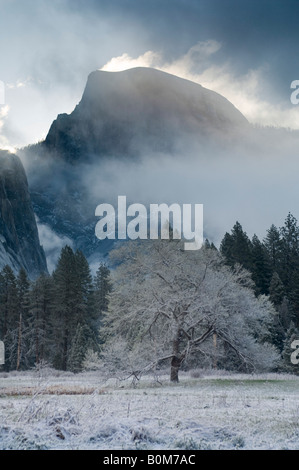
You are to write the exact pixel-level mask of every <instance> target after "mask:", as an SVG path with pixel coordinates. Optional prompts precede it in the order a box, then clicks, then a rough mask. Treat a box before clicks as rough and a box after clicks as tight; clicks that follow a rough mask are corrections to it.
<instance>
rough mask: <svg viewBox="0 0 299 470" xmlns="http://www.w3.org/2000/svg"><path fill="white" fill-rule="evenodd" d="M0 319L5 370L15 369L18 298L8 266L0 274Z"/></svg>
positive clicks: (14, 282)
mask: <svg viewBox="0 0 299 470" xmlns="http://www.w3.org/2000/svg"><path fill="white" fill-rule="evenodd" d="M0 281H1V292H0V295H1V302H0V318H1V330H2V338H3V341H4V343H5V356H6V357H5V369H6V370H9V369H13V368H16V365H17V353H18V333H19V296H18V288H17V279H16V276H15V274H14V272H13V270H12V269H11V267H10V266H8V265H6V266H4V268H3V270H2V272H1V279H0Z"/></svg>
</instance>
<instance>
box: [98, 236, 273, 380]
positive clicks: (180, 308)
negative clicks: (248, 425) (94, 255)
mask: <svg viewBox="0 0 299 470" xmlns="http://www.w3.org/2000/svg"><path fill="white" fill-rule="evenodd" d="M111 257H112V260H113V262H115V263H116V264H117V266H118V267H117V268H116V270H115V272H114V284H113V287H114V289H113V295H112V296H111V302H110V306H109V310H108V312H107V314H106V315H105V333H106V344H105V348H104V350H103V358H104V362H105V364H106V367H108V368H110V369H111V370H112V369H113V368H114V371H117V369H118V368H120V367H121V366H122V367H123V369H124V370H127V372H129V373H132V374H133V375H138V374H140V373H141V372H142V371H145V370H149V369H151V368H154V367H156V366H159V365H160V364H162V363H165V362H166V361H168V362H169V363H170V380H171V381H172V382H177V381H178V377H179V371H180V369H181V367H182V365H183V363H184V361H186V359H187V358H188V357H189V356H190V355H196V353H198V352H199V351H200V347H201V345H202V344H203V343H204V342H206V341H207V340H208V339H209V338H211V337H212V336H213V335H217V341H218V343H220V342H221V343H222V344H224V345H225V346H226V347H228V348H229V349H230V350H232V351H234V353H235V354H236V356H237V357H238V360H239V361H240V362H241V363H243V364H245V365H246V367H247V368H248V369H250V370H255V369H266V370H267V369H268V368H270V367H271V366H272V365H273V363H274V361H275V360H276V359H277V353H276V351H275V350H274V348H273V346H271V345H270V344H268V343H267V341H266V340H267V331H268V329H269V326H270V324H271V323H272V321H273V315H274V310H273V307H272V304H271V303H270V302H269V301H268V299H267V298H266V297H265V296H261V297H259V298H257V297H256V296H255V295H254V292H253V289H252V287H253V283H252V280H251V278H250V275H249V274H248V272H247V271H245V270H244V269H242V268H241V267H238V266H235V267H234V269H231V268H230V267H228V266H227V265H225V264H224V262H223V259H222V256H221V255H220V254H219V253H218V252H217V250H213V249H210V248H202V249H201V250H198V251H184V250H183V245H182V243H181V241H180V240H171V241H161V240H157V241H143V242H137V241H133V242H127V243H126V244H124V245H123V246H122V247H120V248H118V249H117V250H115V251H113V252H112V253H111ZM214 337H215V336H214Z"/></svg>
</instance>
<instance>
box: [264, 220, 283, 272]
mask: <svg viewBox="0 0 299 470" xmlns="http://www.w3.org/2000/svg"><path fill="white" fill-rule="evenodd" d="M263 245H264V247H265V249H266V251H267V254H268V258H269V261H270V265H271V268H272V271H273V272H274V271H276V272H279V269H280V263H281V239H280V232H279V229H278V228H277V227H276V226H275V225H273V224H272V225H271V227H270V228H269V230H267V236H266V237H265V238H264V240H263Z"/></svg>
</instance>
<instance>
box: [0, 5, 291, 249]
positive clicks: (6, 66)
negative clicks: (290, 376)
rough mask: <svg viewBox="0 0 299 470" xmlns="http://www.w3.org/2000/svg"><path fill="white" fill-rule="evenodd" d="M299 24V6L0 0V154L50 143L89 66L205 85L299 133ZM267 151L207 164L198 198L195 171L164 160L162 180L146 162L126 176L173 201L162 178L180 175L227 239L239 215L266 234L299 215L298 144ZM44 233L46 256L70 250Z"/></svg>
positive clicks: (259, 121) (186, 192) (118, 180)
mask: <svg viewBox="0 0 299 470" xmlns="http://www.w3.org/2000/svg"><path fill="white" fill-rule="evenodd" d="M298 17H299V1H298V0H26V1H22V0H0V51H1V61H0V148H6V149H9V150H11V151H15V149H18V148H20V147H23V146H26V145H29V144H32V143H35V142H38V141H40V140H43V139H44V138H45V137H46V135H47V133H48V131H49V128H50V126H51V124H52V122H53V120H54V119H56V117H57V115H58V114H60V113H71V112H72V110H73V109H74V108H75V106H76V105H77V104H78V103H79V101H80V99H81V97H82V94H83V91H84V87H85V85H86V81H87V78H88V75H89V74H90V73H91V72H92V71H94V70H97V69H101V70H105V71H119V70H125V69H127V68H132V67H137V66H145V67H154V68H157V69H160V70H163V71H166V72H169V73H172V74H175V75H177V76H179V77H183V78H187V79H189V80H192V81H194V82H197V83H200V84H201V85H202V86H205V87H206V88H209V89H211V90H214V91H216V92H218V93H220V94H222V95H223V96H225V97H226V98H227V99H228V100H230V101H231V102H232V103H233V104H234V105H235V106H236V107H237V108H238V109H239V110H240V111H241V112H242V113H243V114H244V115H245V116H246V118H247V119H248V120H249V121H250V122H251V123H253V124H255V125H257V126H259V127H260V126H274V127H283V128H290V129H299V104H298V105H297V104H293V103H292V102H291V99H290V98H291V94H292V92H294V90H293V89H291V83H292V82H293V81H295V80H299V67H298V60H297V57H298V44H299V28H298V24H297V23H298V21H297V19H298ZM295 91H296V90H295ZM298 96H299V93H298ZM280 145H281V147H279V146H280ZM263 150H266V151H265V152H264V156H263V157H261V156H260V155H255V163H254V164H253V165H252V166H249V165H248V163H247V160H246V161H245V160H244V159H243V160H242V161H240V159H239V156H238V155H237V156H236V155H234V156H232V160H231V161H228V160H227V161H225V162H224V161H223V162H221V163H220V162H219V161H218V162H217V165H218V168H216V165H215V163H214V160H211V161H209V163H208V165H207V166H206V168H205V169H202V168H199V169H198V170H199V172H200V173H201V175H202V177H201V182H200V185H201V187H200V189H201V191H200V192H197V191H198V187H199V182H198V181H197V179H196V174H195V172H193V174H190V172H189V169H188V168H187V167H186V166H184V162H182V163H179V164H178V166H175V165H174V164H172V168H170V167H169V161H168V158H167V156H166V159H165V162H162V163H161V164H160V167H159V170H160V171H159V175H158V177H157V169H156V167H155V165H151V163H149V162H148V161H146V163H145V166H140V169H138V168H131V169H130V174H129V173H128V178H130V177H132V178H134V181H139V184H137V185H136V184H135V186H136V187H139V188H140V193H143V194H146V193H147V192H149V197H151V194H152V193H151V191H152V187H151V182H152V181H155V182H156V184H157V185H158V184H159V187H160V189H161V191H160V192H159V191H158V190H157V194H159V195H161V198H163V197H165V198H166V199H167V198H169V199H171V198H172V197H173V192H172V191H173V190H172V187H171V185H168V186H167V188H165V184H164V182H165V180H168V181H170V180H171V181H174V182H176V187H177V188H181V184H180V182H181V178H182V175H183V178H185V180H186V181H187V182H188V184H187V186H186V187H183V188H182V191H181V194H180V196H181V199H182V200H183V199H184V202H188V203H189V202H190V201H192V200H193V199H194V198H197V197H200V198H201V199H200V200H196V201H195V202H197V203H204V204H205V206H204V207H205V208H207V211H210V213H211V214H212V216H211V218H210V219H208V220H207V218H206V221H207V224H208V225H209V223H210V231H211V232H213V233H216V234H217V240H218V241H219V240H220V239H221V237H222V236H223V234H224V233H225V230H229V229H230V228H231V227H232V224H233V223H234V222H235V221H236V220H240V219H241V222H244V225H245V229H247V231H248V233H249V235H250V236H252V235H253V234H254V232H257V233H258V235H259V236H260V235H265V230H266V228H268V227H269V226H270V224H271V223H275V224H276V225H278V226H281V225H282V224H283V221H284V218H285V217H286V215H287V212H288V211H291V212H292V213H293V214H294V215H295V216H296V217H297V218H299V212H298V210H297V178H296V175H297V174H298V164H297V157H296V155H297V154H296V151H295V150H296V148H295V146H294V142H293V143H291V144H289V143H288V142H283V143H281V142H280V141H279V137H278V139H276V141H275V142H272V143H269V147H267V148H266V149H265V148H263ZM285 152H286V153H287V152H289V154H290V155H291V157H290V159H289V160H288V161H287V163H286V164H285V162H284V159H285ZM271 154H275V156H274V157H273V158H272V160H271V161H270V160H269V156H270V155H271ZM244 162H245V163H244ZM139 170H140V171H139ZM144 170H145V171H144ZM217 170H218V172H217ZM101 171H102V175H103V178H104V177H105V175H106V174H108V176H109V175H110V179H109V178H108V180H109V181H111V182H112V183H111V185H112V186H113V188H115V187H117V188H119V190H121V189H123V190H124V191H125V190H126V189H127V188H126V187H125V188H122V184H123V182H124V181H125V180H126V178H125V177H124V171H125V168H123V172H121V174H119V168H117V169H116V170H115V171H113V169H111V168H109V169H104V170H101ZM144 175H145V176H144ZM98 183H99V182H98ZM101 183H102V185H106V186H107V184H108V183H107V181H104V180H101ZM98 186H99V187H101V185H100V184H98ZM172 186H173V185H172ZM162 188H163V191H162ZM235 190H236V191H237V192H238V198H236V197H235ZM176 194H177V190H176ZM135 196H136V195H135ZM137 196H138V194H137ZM137 196H136V197H137ZM132 197H134V196H133V195H132ZM161 201H162V199H161ZM136 202H137V201H136ZM162 202H163V201H162ZM204 210H205V209H204ZM296 211H297V213H296ZM205 213H206V212H205ZM205 213H204V214H205ZM39 230H40V236H41V239H42V242H43V243H45V245H47V247H48V251H49V252H51V251H52V249H53V246H54V247H55V246H58V245H59V246H60V245H61V246H62V245H63V243H64V241H65V240H64V239H61V240H59V243H58V242H57V239H56V237H55V234H54V235H53V233H50V232H48V231H47V227H44V226H39Z"/></svg>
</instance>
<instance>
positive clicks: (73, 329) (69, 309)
mask: <svg viewBox="0 0 299 470" xmlns="http://www.w3.org/2000/svg"><path fill="white" fill-rule="evenodd" d="M53 278H54V283H55V316H56V319H55V322H54V324H55V327H54V329H55V331H56V340H57V345H56V351H57V352H56V357H55V360H54V365H55V366H56V367H58V368H61V369H63V370H66V369H67V368H69V363H68V361H69V358H70V357H71V356H70V354H71V349H72V348H73V349H74V338H75V337H76V334H77V332H78V325H79V324H80V325H81V326H82V328H83V329H82V331H83V333H84V334H85V335H86V338H85V340H86V342H93V343H94V344H96V341H97V338H96V333H97V329H96V326H95V322H94V318H95V313H94V307H93V301H92V298H93V285H92V276H91V273H90V268H89V266H88V263H87V260H86V258H85V257H84V255H83V254H82V253H81V252H80V251H77V252H76V253H74V252H73V250H72V249H71V248H70V247H69V246H66V247H65V248H63V249H62V251H61V255H60V258H59V260H58V264H57V268H56V270H55V272H54V273H53ZM81 334H82V332H81ZM80 341H81V340H80ZM72 354H73V355H74V352H73V353H72ZM76 367H77V366H76Z"/></svg>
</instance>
